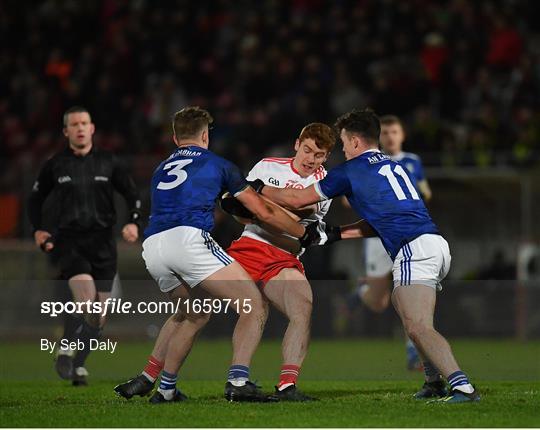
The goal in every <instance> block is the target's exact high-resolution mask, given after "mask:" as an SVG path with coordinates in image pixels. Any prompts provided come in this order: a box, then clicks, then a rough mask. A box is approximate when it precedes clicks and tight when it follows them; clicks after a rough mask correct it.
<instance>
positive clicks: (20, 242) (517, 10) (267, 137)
mask: <svg viewBox="0 0 540 430" xmlns="http://www.w3.org/2000/svg"><path fill="white" fill-rule="evenodd" d="M538 9H539V6H538V3H537V2H534V1H523V0H513V1H511V0H508V1H486V0H483V1H474V2H470V1H464V0H453V1H420V0H416V1H407V2H406V1H392V0H383V1H375V0H364V1H356V2H353V1H332V2H324V1H317V0H314V1H308V0H304V1H302V0H296V1H277V0H274V1H272V0H265V1H258V2H247V1H197V2H192V1H175V2H174V1H144V0H135V1H120V0H119V1H112V0H104V1H90V0H87V1H51V0H48V1H41V2H37V1H35V2H16V1H12V0H7V1H2V2H0V41H1V43H0V46H1V47H0V207H1V210H0V238H1V240H0V256H1V261H0V269H1V276H0V278H1V279H2V284H3V285H2V295H3V298H2V305H1V309H2V312H1V314H0V319H1V321H2V323H1V324H0V338H2V339H6V340H8V339H9V340H20V339H35V338H38V337H39V336H43V335H45V336H53V333H58V331H57V330H58V329H59V327H60V324H59V322H58V321H57V320H53V319H50V318H48V317H44V316H42V315H40V314H39V308H38V306H39V302H40V301H41V300H52V299H53V298H54V297H59V296H60V291H61V289H60V288H58V287H55V285H54V284H53V283H52V282H49V281H48V280H49V279H51V278H53V277H54V275H55V273H54V270H53V269H52V268H51V267H49V266H48V264H47V258H46V256H45V255H44V254H42V253H41V252H39V251H38V250H37V249H36V248H35V246H34V245H33V242H32V239H31V229H30V225H29V223H28V221H27V217H26V199H27V196H28V193H29V190H30V188H31V186H32V183H33V181H34V179H35V177H36V175H37V172H38V171H39V168H40V166H41V165H42V163H43V162H44V161H45V160H46V159H47V157H49V156H50V155H51V154H52V153H54V152H55V151H56V150H58V148H61V147H62V146H64V145H65V144H66V142H65V139H64V137H63V135H62V133H61V128H62V122H61V120H62V113H63V112H64V110H65V109H67V108H68V107H70V106H71V105H73V104H82V105H84V106H86V107H87V108H88V109H89V110H90V112H91V113H92V117H93V120H94V122H95V124H96V127H97V132H96V135H95V140H94V142H95V144H96V145H99V146H101V147H103V148H107V149H109V150H112V151H114V152H116V153H117V154H120V155H121V156H122V158H124V159H125V160H126V162H127V164H128V165H129V166H130V170H131V172H132V174H133V175H134V177H135V179H136V181H137V183H138V185H139V187H140V190H141V193H142V196H143V201H144V211H145V215H148V206H149V200H148V185H149V178H150V176H151V174H152V171H153V169H154V168H155V166H156V165H157V163H158V162H159V161H160V160H161V159H162V158H164V157H165V156H167V155H168V154H169V153H170V152H171V150H172V149H173V144H172V142H171V129H170V119H171V115H172V114H173V113H174V112H175V111H176V110H178V109H179V108H181V107H183V106H185V105H199V106H201V107H204V108H206V109H208V110H209V111H210V112H211V113H212V115H213V116H214V118H215V124H214V128H213V130H212V131H211V143H210V144H211V149H212V150H214V151H215V152H217V153H219V154H220V155H223V156H224V157H226V158H228V159H230V160H232V161H234V162H235V163H237V164H238V165H239V166H240V167H241V168H242V169H243V170H244V171H246V172H247V171H248V170H249V169H250V167H251V166H252V165H253V164H254V163H255V162H256V161H258V160H259V159H260V158H261V157H263V156H268V155H271V156H288V155H289V154H291V153H292V150H293V143H294V140H295V138H296V137H297V135H298V133H299V131H300V129H301V128H302V127H303V126H304V125H305V124H307V123H309V122H313V121H324V122H328V123H333V121H334V120H335V118H336V116H338V115H340V114H342V113H344V112H346V111H347V110H349V109H351V108H354V107H364V106H371V107H372V108H374V109H375V110H376V112H377V113H378V114H396V115H399V116H400V117H401V118H402V119H403V120H404V123H405V125H406V129H407V141H406V143H405V146H404V148H405V150H406V151H411V152H415V153H418V154H419V155H420V156H421V157H422V158H423V161H424V164H425V166H426V173H427V177H428V179H429V181H430V183H431V186H432V188H433V192H434V198H433V201H432V202H431V203H430V210H431V212H432V214H433V217H434V219H435V221H436V222H437V223H438V224H439V226H440V228H441V230H442V232H443V234H444V235H445V237H446V238H447V239H448V241H449V243H450V246H451V250H452V255H453V266H452V271H451V273H450V275H449V277H448V281H447V282H445V291H444V293H443V294H442V295H440V301H439V304H438V306H439V310H438V316H437V322H438V326H439V327H440V329H441V331H442V332H443V333H445V334H448V335H450V336H466V337H493V338H503V337H504V338H507V337H517V338H519V339H526V338H538V337H539V336H540V319H539V317H538V312H537V309H538V304H539V295H540V289H539V288H538V280H539V278H540V274H539V268H538V264H539V263H538V262H539V259H540V257H539V248H538V244H539V241H540V227H539V222H538V220H539V215H540V169H539V167H540V142H539V141H540V21H539V20H538V16H540V13H539V10H538ZM342 160H343V156H342V153H341V149H340V146H339V145H338V147H337V148H336V150H335V151H334V153H333V154H332V157H331V159H330V160H329V162H328V166H329V167H331V166H333V165H335V164H337V163H339V162H341V161H342ZM49 204H50V207H51V208H52V209H51V210H50V211H48V213H49V215H50V216H49V218H50V220H49V221H50V223H51V225H54V198H53V199H51V201H50V202H49ZM117 207H118V208H119V209H120V210H119V217H120V218H121V217H122V215H123V211H124V206H123V202H122V201H121V200H120V199H119V201H118V205H117ZM216 215H217V225H216V229H215V232H214V237H215V238H216V239H218V241H219V242H220V243H221V244H222V245H223V246H226V245H228V243H230V241H231V240H232V239H234V238H236V237H237V236H238V235H239V233H240V231H241V228H240V226H239V225H237V224H236V223H235V222H234V221H233V220H232V219H230V218H228V217H226V216H224V215H223V214H222V213H219V212H218V213H217V214H216ZM354 218H355V216H354V215H353V214H352V213H351V212H350V211H349V210H348V209H346V208H345V207H344V206H343V205H342V204H341V202H339V201H336V202H334V203H333V207H332V209H331V214H330V217H329V220H330V222H333V223H338V222H347V221H351V220H353V219H354ZM119 245H120V248H119V251H120V254H119V255H120V276H121V277H122V279H123V297H124V298H125V299H127V300H148V299H154V300H155V299H159V298H163V297H162V296H160V295H159V293H158V290H157V287H156V286H155V285H154V284H153V282H152V281H151V280H150V279H149V277H148V275H147V274H146V272H145V268H144V264H143V261H142V259H141V257H140V245H137V246H128V245H125V244H123V243H120V244H119ZM535 255H536V257H535ZM362 259H363V255H362V245H361V242H359V241H358V242H353V241H350V242H348V243H339V244H336V245H334V246H333V247H329V248H319V249H313V250H309V251H308V252H307V253H306V255H305V257H304V259H303V261H304V264H305V266H306V269H307V272H308V275H309V277H310V278H311V279H315V281H314V283H313V287H314V291H315V309H314V316H313V335H314V336H315V337H339V336H344V337H345V336H384V337H395V338H396V341H397V340H398V339H401V332H400V328H399V327H400V325H399V321H398V319H397V317H396V316H395V313H394V311H393V309H389V310H388V311H386V312H385V313H384V314H383V315H382V316H379V315H373V314H371V313H370V312H369V311H366V310H365V309H356V310H354V311H349V310H348V308H347V307H346V300H345V298H346V296H347V294H348V293H349V292H350V291H351V289H352V288H353V287H354V286H355V284H356V279H357V278H358V277H359V276H362V274H363V267H362ZM163 318H164V316H151V315H136V316H131V315H129V316H123V317H114V318H112V319H111V321H110V324H109V325H108V326H107V329H106V335H107V336H110V337H116V338H121V339H128V338H129V339H137V340H145V339H149V338H152V336H154V335H155V333H156V330H157V327H159V325H160V323H161V321H162V320H163ZM233 322H234V321H233V318H232V317H231V316H228V317H227V316H217V317H216V318H214V320H213V321H212V322H211V323H210V325H209V327H207V329H206V330H205V334H204V335H203V336H229V335H230V332H231V327H232V324H233ZM283 328H284V321H283V320H282V319H280V318H279V316H278V315H272V317H271V320H270V323H269V326H268V328H267V332H266V336H267V337H275V336H279V335H281V333H282V332H283ZM55 330H56V331H55Z"/></svg>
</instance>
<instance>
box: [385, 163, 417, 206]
mask: <svg viewBox="0 0 540 430" xmlns="http://www.w3.org/2000/svg"><path fill="white" fill-rule="evenodd" d="M394 172H395V173H396V174H398V175H399V176H401V177H402V178H403V181H405V185H406V186H407V189H408V190H409V193H411V197H412V198H413V200H420V196H419V195H418V193H417V192H416V189H415V188H414V185H413V184H412V182H411V180H410V179H409V176H407V173H405V170H403V167H401V166H400V165H399V164H398V165H397V166H396V167H394V171H393V172H392V167H391V166H390V164H385V165H384V166H382V167H381V168H380V169H379V175H383V176H385V177H386V179H388V182H389V183H390V186H391V187H392V190H393V191H394V194H395V195H396V197H397V199H398V200H406V199H407V196H406V195H405V192H404V191H403V189H402V188H401V185H399V182H398V180H397V178H396V176H395V175H394Z"/></svg>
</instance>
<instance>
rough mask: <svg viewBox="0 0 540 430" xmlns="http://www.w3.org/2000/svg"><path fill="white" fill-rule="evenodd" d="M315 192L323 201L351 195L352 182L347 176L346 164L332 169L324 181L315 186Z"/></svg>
mask: <svg viewBox="0 0 540 430" xmlns="http://www.w3.org/2000/svg"><path fill="white" fill-rule="evenodd" d="M315 191H317V193H318V194H319V196H321V198H322V199H323V200H329V199H332V198H334V197H336V196H342V195H348V194H350V192H351V182H350V181H349V177H348V176H347V171H346V168H345V164H342V165H340V166H337V167H335V168H333V169H331V170H330V171H329V172H328V174H327V175H326V177H325V178H324V179H321V180H320V181H319V182H317V183H316V184H315Z"/></svg>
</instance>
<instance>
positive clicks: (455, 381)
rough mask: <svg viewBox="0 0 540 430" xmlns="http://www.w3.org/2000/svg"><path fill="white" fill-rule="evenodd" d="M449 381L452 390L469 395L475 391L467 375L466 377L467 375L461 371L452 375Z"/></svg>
mask: <svg viewBox="0 0 540 430" xmlns="http://www.w3.org/2000/svg"><path fill="white" fill-rule="evenodd" d="M447 379H448V383H449V384H450V387H452V390H458V391H461V392H463V393H468V394H470V393H472V392H473V391H474V388H473V386H472V385H471V383H470V382H469V378H467V375H465V373H463V372H462V371H461V370H458V371H457V372H454V373H452V374H451V375H450V376H448V378H447Z"/></svg>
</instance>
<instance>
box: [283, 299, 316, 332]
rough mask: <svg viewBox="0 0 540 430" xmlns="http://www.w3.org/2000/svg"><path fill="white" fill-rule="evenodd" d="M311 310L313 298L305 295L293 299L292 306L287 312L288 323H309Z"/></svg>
mask: <svg viewBox="0 0 540 430" xmlns="http://www.w3.org/2000/svg"><path fill="white" fill-rule="evenodd" d="M312 310H313V300H312V299H311V298H308V297H305V298H303V299H301V300H297V301H295V304H294V306H293V307H291V309H290V310H288V312H287V318H288V319H289V323H293V324H301V325H309V324H310V321H311V312H312Z"/></svg>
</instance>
